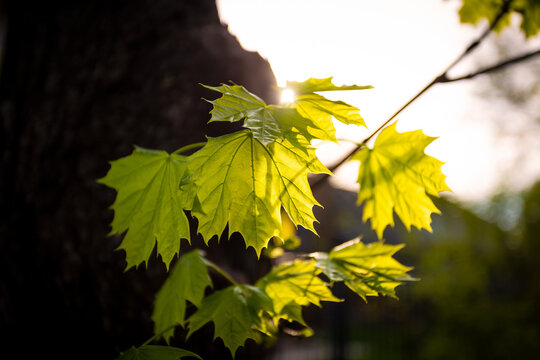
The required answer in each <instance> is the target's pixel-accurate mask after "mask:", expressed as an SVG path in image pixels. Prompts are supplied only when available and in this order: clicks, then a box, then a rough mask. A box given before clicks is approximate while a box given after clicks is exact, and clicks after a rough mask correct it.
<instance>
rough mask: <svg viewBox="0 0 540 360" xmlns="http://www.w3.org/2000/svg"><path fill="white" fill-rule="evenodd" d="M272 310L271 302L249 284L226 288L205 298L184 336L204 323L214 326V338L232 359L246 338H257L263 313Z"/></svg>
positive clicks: (261, 326)
mask: <svg viewBox="0 0 540 360" xmlns="http://www.w3.org/2000/svg"><path fill="white" fill-rule="evenodd" d="M271 311H272V300H270V298H269V297H268V296H267V295H266V294H265V293H264V292H263V291H261V290H260V289H258V288H256V287H253V286H249V285H236V286H229V287H227V288H225V289H223V290H219V291H216V292H215V293H213V294H212V295H209V296H207V297H205V298H204V299H203V301H202V303H201V306H200V307H199V308H198V310H197V311H196V312H195V313H193V315H191V316H190V317H189V319H188V323H189V325H188V328H189V332H188V335H187V337H189V336H191V334H193V333H194V332H195V331H197V330H198V329H200V328H201V327H202V326H203V325H204V324H206V323H208V322H210V321H211V322H213V323H214V339H215V338H218V337H219V338H221V339H222V340H223V343H224V344H225V346H226V347H227V348H228V349H229V350H230V352H231V355H233V356H234V354H235V352H236V349H238V347H240V346H243V345H244V343H245V341H246V340H247V339H254V340H255V339H258V338H259V333H258V330H260V329H264V328H265V326H264V324H262V322H263V321H264V314H265V313H267V312H271Z"/></svg>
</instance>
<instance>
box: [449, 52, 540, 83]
mask: <svg viewBox="0 0 540 360" xmlns="http://www.w3.org/2000/svg"><path fill="white" fill-rule="evenodd" d="M537 55H540V49H539V50H536V51H532V52H529V53H527V54H523V55H520V56H516V57H514V58H511V59H508V60H505V61H503V62H501V63H499V64H496V65H493V66H489V67H486V68H483V69H480V70H478V71H475V72H472V73H470V74H467V75H463V76H459V77H454V78H445V79H443V80H441V81H439V82H441V83H448V82H454V81H461V80H468V79H472V78H474V77H476V76H478V75H482V74H487V73H490V72H493V71H497V70H501V69H504V68H505V67H507V66H510V65H512V64H515V63H518V62H522V61H525V60H527V59H530V58H532V57H534V56H537Z"/></svg>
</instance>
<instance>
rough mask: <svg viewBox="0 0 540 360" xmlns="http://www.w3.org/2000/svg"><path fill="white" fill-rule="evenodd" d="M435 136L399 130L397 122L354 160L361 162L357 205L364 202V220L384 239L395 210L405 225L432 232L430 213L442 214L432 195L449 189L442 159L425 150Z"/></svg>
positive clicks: (354, 157) (391, 223)
mask: <svg viewBox="0 0 540 360" xmlns="http://www.w3.org/2000/svg"><path fill="white" fill-rule="evenodd" d="M433 140H435V138H434V137H429V136H426V135H424V134H423V133H422V131H420V130H417V131H409V132H404V133H398V132H397V130H396V125H395V124H394V125H392V126H389V127H388V128H386V129H384V130H383V131H382V132H381V134H380V135H379V136H378V137H377V139H376V140H375V145H374V146H373V148H372V149H370V148H367V147H366V148H363V149H361V150H360V151H358V152H357V153H356V154H355V155H354V156H353V157H352V158H351V160H358V161H360V169H359V172H358V180H357V181H358V183H359V184H360V190H359V193H358V204H361V203H364V209H363V220H364V221H367V220H368V219H370V220H371V226H372V228H373V229H374V230H375V231H376V232H377V235H378V236H379V238H382V235H383V231H384V229H385V228H386V226H388V225H390V226H393V225H394V218H393V211H395V213H396V214H397V215H398V216H399V218H400V219H401V221H402V222H403V224H404V225H405V226H406V227H407V229H410V227H411V225H413V226H416V227H417V228H419V229H426V230H428V231H431V214H432V213H440V212H439V210H438V209H437V208H436V207H435V205H434V204H433V202H432V201H431V199H430V198H429V196H428V194H429V195H433V196H438V194H439V192H440V191H444V190H450V189H449V188H448V186H447V185H446V183H445V175H444V174H443V173H442V172H441V166H442V164H443V163H442V162H441V161H439V160H437V159H435V158H433V157H431V156H428V155H426V154H425V153H424V149H425V147H426V146H427V145H429V144H430V143H431V142H432V141H433Z"/></svg>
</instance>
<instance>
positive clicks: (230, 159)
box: [188, 130, 328, 255]
mask: <svg viewBox="0 0 540 360" xmlns="http://www.w3.org/2000/svg"><path fill="white" fill-rule="evenodd" d="M188 167H189V171H190V173H191V174H192V175H193V177H192V178H193V179H194V183H195V187H196V191H197V194H196V195H197V198H198V204H197V206H194V207H193V209H192V214H193V215H194V216H195V217H196V218H197V219H198V221H199V227H198V231H199V233H200V234H201V235H202V236H203V238H204V239H205V241H206V242H208V241H209V240H210V239H211V238H212V237H213V236H218V237H219V236H220V235H221V233H222V232H223V230H224V229H225V227H226V226H227V224H228V225H229V233H230V234H232V233H234V232H239V233H240V234H241V235H242V236H243V238H244V240H245V242H246V247H249V246H252V247H253V248H254V249H255V251H256V252H257V255H259V254H260V252H261V250H262V249H263V248H264V247H266V245H267V243H268V241H269V240H270V238H272V237H273V236H278V237H280V238H282V234H281V214H280V211H281V207H282V206H283V208H284V209H285V210H286V211H287V214H288V215H289V217H290V218H291V220H292V221H293V223H294V224H295V225H301V226H302V227H304V228H306V229H309V230H311V231H313V232H315V229H314V227H313V222H314V221H316V219H315V216H314V215H313V210H312V208H313V206H314V205H319V203H318V202H317V200H315V198H314V197H313V195H312V193H311V188H310V186H309V183H308V180H307V175H308V173H309V172H311V173H328V170H327V169H326V168H325V167H324V165H322V164H321V163H320V161H319V160H318V159H317V157H316V156H315V151H314V149H311V148H304V149H298V148H296V147H294V146H292V145H291V144H290V143H289V142H288V141H287V140H279V139H278V140H276V141H274V142H271V143H269V144H267V145H266V146H265V145H263V144H262V143H261V142H260V141H259V140H257V139H256V138H255V136H254V135H253V133H252V132H251V131H250V130H243V131H239V132H236V133H233V134H229V135H224V136H220V137H217V138H209V139H208V143H207V144H206V145H205V146H204V147H203V148H202V149H201V150H199V151H198V152H196V153H195V154H193V155H191V157H190V159H189V164H188Z"/></svg>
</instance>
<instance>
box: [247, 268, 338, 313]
mask: <svg viewBox="0 0 540 360" xmlns="http://www.w3.org/2000/svg"><path fill="white" fill-rule="evenodd" d="M320 273H321V270H320V269H318V268H316V267H315V261H299V260H297V261H294V262H293V263H291V264H283V265H279V266H277V267H275V268H273V269H272V270H271V271H270V272H269V273H268V274H267V275H265V276H264V277H262V278H261V279H259V281H257V285H256V286H257V287H259V288H261V289H262V290H264V292H265V293H266V294H268V296H269V297H270V298H271V299H272V300H273V304H274V312H275V313H276V314H278V315H279V314H281V313H282V311H283V309H284V308H285V307H286V306H287V305H288V304H290V303H296V304H298V305H302V306H305V305H309V304H315V305H317V306H320V305H321V301H341V300H340V299H338V298H336V297H335V296H334V295H333V294H332V292H331V291H330V289H329V288H328V285H327V284H326V283H325V282H324V281H323V280H322V279H321V278H319V277H318V274H320ZM290 315H291V314H290V313H289V316H290ZM294 320H297V319H294Z"/></svg>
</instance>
